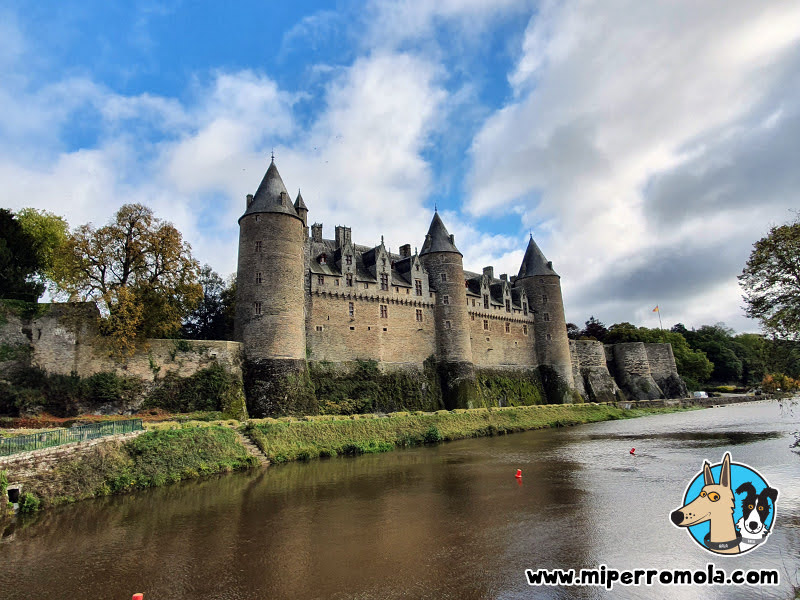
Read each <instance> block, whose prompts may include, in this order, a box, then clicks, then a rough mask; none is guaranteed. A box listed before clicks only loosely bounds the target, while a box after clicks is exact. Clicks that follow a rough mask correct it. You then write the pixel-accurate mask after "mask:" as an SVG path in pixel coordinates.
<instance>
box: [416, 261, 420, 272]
mask: <svg viewBox="0 0 800 600" xmlns="http://www.w3.org/2000/svg"><path fill="white" fill-rule="evenodd" d="M416 269H417V271H419V263H417V264H416Z"/></svg>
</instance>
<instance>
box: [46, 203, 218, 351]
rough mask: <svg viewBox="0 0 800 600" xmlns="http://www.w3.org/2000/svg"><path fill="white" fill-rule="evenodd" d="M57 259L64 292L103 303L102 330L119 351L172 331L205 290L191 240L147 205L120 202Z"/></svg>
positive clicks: (56, 271)
mask: <svg viewBox="0 0 800 600" xmlns="http://www.w3.org/2000/svg"><path fill="white" fill-rule="evenodd" d="M55 262H56V264H55V266H54V269H53V276H54V278H55V280H56V284H57V287H58V290H59V291H60V292H62V293H65V294H69V295H70V297H72V298H76V297H77V298H80V299H82V300H86V301H96V302H98V303H99V304H100V306H101V311H102V312H103V313H104V318H103V320H102V321H101V331H102V332H103V333H105V334H107V335H109V336H111V337H112V338H113V347H114V350H115V351H116V353H118V354H128V353H131V352H132V351H133V349H134V347H135V342H136V340H137V339H138V338H142V337H170V336H172V335H174V334H175V333H176V332H177V331H178V330H179V329H180V326H181V322H182V321H183V319H184V317H185V316H186V315H187V314H188V313H189V312H190V311H191V310H192V309H194V307H195V306H197V304H198V303H199V302H200V300H201V299H202V296H203V289H202V287H201V285H200V284H199V283H198V277H199V270H200V269H199V265H198V263H197V261H196V260H195V259H194V258H192V255H191V247H190V246H189V244H187V243H185V242H184V241H183V239H182V238H181V234H180V232H178V230H177V229H175V227H174V226H173V225H172V224H171V223H166V222H164V221H161V220H160V219H157V218H156V217H154V216H153V211H152V210H150V209H149V208H147V207H145V206H142V205H141V204H126V205H124V206H122V207H121V208H120V209H119V211H117V213H116V215H115V216H114V218H113V219H112V221H111V222H110V223H109V224H108V225H106V226H104V227H100V228H99V229H95V228H94V227H93V226H92V225H91V224H87V225H82V226H80V227H78V228H77V229H75V231H73V232H72V234H71V235H70V236H69V239H68V242H67V251H66V252H65V253H64V254H63V256H62V257H60V258H59V260H56V261H55Z"/></svg>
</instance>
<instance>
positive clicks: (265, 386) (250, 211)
mask: <svg viewBox="0 0 800 600" xmlns="http://www.w3.org/2000/svg"><path fill="white" fill-rule="evenodd" d="M304 208H305V207H304ZM305 237H306V234H305V223H304V222H303V218H302V217H301V216H299V215H298V214H297V211H296V210H295V207H294V205H293V203H292V201H291V199H290V197H289V194H288V193H287V191H286V186H284V184H283V181H282V180H281V176H280V174H279V173H278V168H277V167H276V166H275V161H274V159H273V161H272V162H271V163H270V165H269V169H267V173H266V174H265V175H264V179H263V180H262V181H261V185H259V186H258V190H257V191H256V193H255V195H254V196H250V195H248V196H247V207H246V208H245V212H244V214H243V215H242V216H241V218H240V219H239V263H238V269H237V276H236V321H235V325H236V339H237V340H239V341H241V342H242V344H243V346H244V354H245V359H246V362H245V366H246V368H245V391H246V393H247V396H248V409H250V414H251V415H252V416H266V415H268V414H280V413H284V412H292V411H293V408H292V407H289V406H283V405H281V402H284V403H285V401H286V400H285V399H286V398H287V397H288V396H287V394H286V390H285V389H279V388H281V385H279V384H280V383H281V382H285V380H286V379H287V376H288V375H289V374H291V373H297V372H299V371H305V368H306V365H305V352H306V340H305V316H304V310H303V306H304V294H303V276H304V261H303V246H304V242H305ZM284 387H285V386H284ZM281 395H282V397H281ZM289 395H291V394H289ZM290 403H291V402H290Z"/></svg>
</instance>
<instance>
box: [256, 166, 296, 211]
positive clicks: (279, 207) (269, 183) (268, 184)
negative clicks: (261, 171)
mask: <svg viewBox="0 0 800 600" xmlns="http://www.w3.org/2000/svg"><path fill="white" fill-rule="evenodd" d="M253 213H283V214H287V215H291V216H293V217H297V216H298V215H297V212H295V210H294V205H293V204H292V200H291V198H290V197H289V192H287V191H286V186H285V185H284V184H283V179H281V175H280V173H278V167H277V166H275V158H274V156H273V158H272V161H271V162H270V163H269V168H268V169H267V172H266V174H265V175H264V179H262V180H261V185H259V186H258V189H257V190H256V193H255V194H254V196H253V201H252V202H251V203H250V204H249V206H248V207H247V210H246V211H245V213H244V214H246V215H250V214H253ZM298 218H299V217H298Z"/></svg>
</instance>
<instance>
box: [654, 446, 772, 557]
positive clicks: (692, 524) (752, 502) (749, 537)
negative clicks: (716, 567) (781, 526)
mask: <svg viewBox="0 0 800 600" xmlns="http://www.w3.org/2000/svg"><path fill="white" fill-rule="evenodd" d="M777 499H778V490H776V489H775V488H773V487H770V485H769V483H767V480H766V479H764V477H762V476H761V474H760V473H758V472H757V471H756V470H755V469H753V468H751V467H749V466H747V465H743V464H740V463H734V462H732V461H731V455H730V454H725V457H724V458H723V460H722V462H721V463H719V464H717V465H713V466H712V465H710V464H709V463H708V462H707V461H706V462H704V463H703V469H702V470H701V471H700V472H699V473H698V474H697V475H696V476H695V477H694V478H693V479H692V480H691V482H690V483H689V485H688V486H687V487H686V492H685V494H684V496H683V506H681V507H679V508H677V509H676V510H674V511H672V513H670V521H672V524H673V525H675V526H676V527H680V528H686V529H687V530H688V531H689V534H690V535H691V536H692V538H693V539H694V541H696V542H697V543H698V544H700V545H701V546H702V547H703V548H704V549H706V550H708V551H709V552H712V553H714V554H721V555H725V556H730V555H735V554H743V553H745V552H749V551H750V550H753V549H754V548H756V547H758V546H759V545H761V544H763V543H764V542H765V541H766V539H767V536H768V535H769V533H770V532H771V531H772V526H773V524H774V523H775V514H776V501H777Z"/></svg>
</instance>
